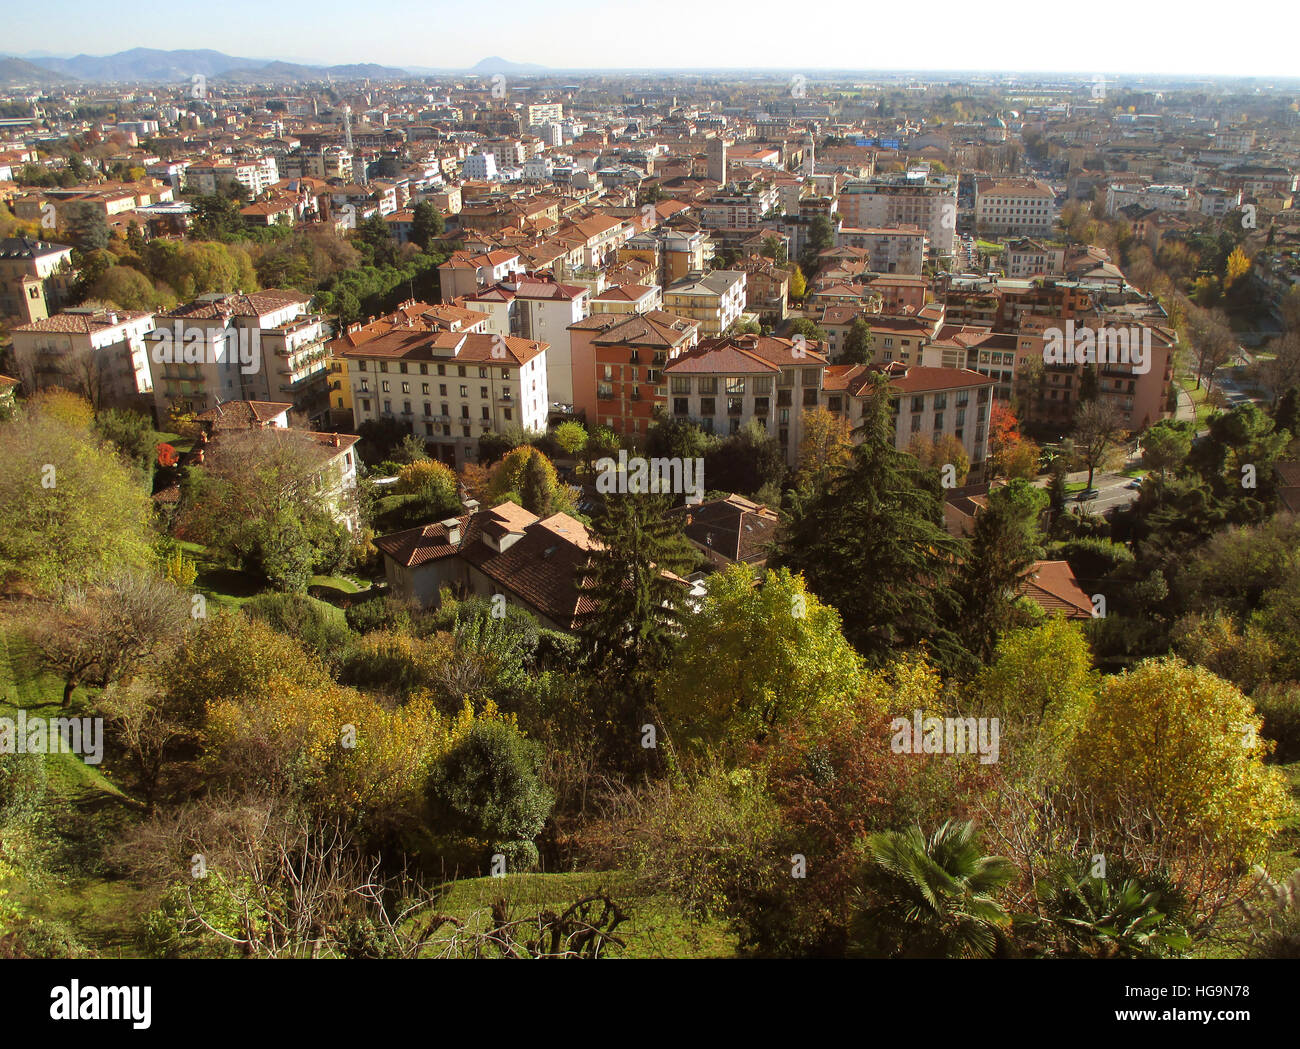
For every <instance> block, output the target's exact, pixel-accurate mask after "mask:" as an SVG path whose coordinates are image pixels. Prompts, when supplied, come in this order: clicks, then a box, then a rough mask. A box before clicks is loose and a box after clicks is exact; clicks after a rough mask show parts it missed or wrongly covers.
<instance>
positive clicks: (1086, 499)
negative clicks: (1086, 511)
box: [1074, 488, 1101, 503]
mask: <svg viewBox="0 0 1300 1049" xmlns="http://www.w3.org/2000/svg"><path fill="white" fill-rule="evenodd" d="M1099 495H1101V492H1099V491H1097V489H1095V488H1085V489H1084V490H1083V491H1082V492H1080V493H1079V494H1078V495H1076V496H1075V497H1074V498H1075V499H1076V500H1077V501H1079V502H1081V503H1090V502H1092V500H1094V499H1096V498H1097V496H1099Z"/></svg>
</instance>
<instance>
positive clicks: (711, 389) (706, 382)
mask: <svg viewBox="0 0 1300 1049" xmlns="http://www.w3.org/2000/svg"><path fill="white" fill-rule="evenodd" d="M717 392H718V380H717V379H716V378H715V377H714V376H712V375H710V376H701V377H700V393H717Z"/></svg>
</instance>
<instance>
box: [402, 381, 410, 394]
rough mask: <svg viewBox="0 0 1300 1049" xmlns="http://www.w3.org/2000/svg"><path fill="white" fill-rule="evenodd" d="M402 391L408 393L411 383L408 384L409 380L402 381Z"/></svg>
mask: <svg viewBox="0 0 1300 1049" xmlns="http://www.w3.org/2000/svg"><path fill="white" fill-rule="evenodd" d="M402 392H403V393H410V392H411V384H410V383H409V382H404V383H402Z"/></svg>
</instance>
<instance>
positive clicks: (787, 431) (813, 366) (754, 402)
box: [664, 335, 829, 467]
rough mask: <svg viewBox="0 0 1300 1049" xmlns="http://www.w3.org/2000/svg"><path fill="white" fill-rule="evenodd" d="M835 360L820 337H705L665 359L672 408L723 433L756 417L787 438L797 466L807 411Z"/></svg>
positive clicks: (788, 458) (816, 399) (817, 400)
mask: <svg viewBox="0 0 1300 1049" xmlns="http://www.w3.org/2000/svg"><path fill="white" fill-rule="evenodd" d="M828 363H829V362H828V361H827V359H826V357H825V355H824V353H823V352H822V348H821V347H820V346H819V345H818V344H817V343H816V342H815V341H814V342H807V343H804V342H795V341H794V340H791V339H778V338H775V337H773V336H770V335H734V336H729V337H724V338H716V337H715V338H705V339H702V340H701V341H700V342H699V344H698V345H697V346H695V347H694V348H693V349H691V350H688V351H687V352H685V353H682V354H680V355H679V356H677V357H676V358H674V359H672V360H670V361H669V362H668V364H667V365H666V366H665V368H664V374H665V375H666V376H667V378H668V412H669V415H670V416H671V417H672V418H674V419H684V420H689V421H691V422H694V423H695V424H696V425H698V426H700V427H701V428H702V429H704V430H706V431H707V432H710V433H715V434H720V435H722V436H726V435H727V434H732V433H736V432H737V431H739V430H740V428H741V427H743V426H745V425H747V424H748V423H749V422H750V421H751V420H756V421H757V422H758V423H759V424H760V425H761V426H763V428H764V429H766V430H767V432H768V433H770V434H771V435H772V436H774V437H775V438H776V439H777V440H778V441H779V442H780V444H781V448H782V450H783V451H784V452H785V456H786V462H787V463H788V464H789V465H790V466H792V467H793V466H795V465H796V464H797V463H798V458H799V444H800V442H801V441H802V440H803V410H804V409H805V408H816V407H817V406H818V405H819V404H820V403H821V388H822V373H823V372H824V370H825V368H826V366H827V364H828Z"/></svg>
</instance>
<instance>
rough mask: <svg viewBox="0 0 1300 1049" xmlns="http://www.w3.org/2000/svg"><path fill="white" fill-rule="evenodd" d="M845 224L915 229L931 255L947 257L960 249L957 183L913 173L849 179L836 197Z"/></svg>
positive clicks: (858, 227)
mask: <svg viewBox="0 0 1300 1049" xmlns="http://www.w3.org/2000/svg"><path fill="white" fill-rule="evenodd" d="M836 203H837V205H838V210H839V214H840V216H841V218H842V220H843V225H845V226H848V227H850V228H852V229H879V228H882V227H889V226H916V227H918V228H920V229H922V230H924V231H925V235H926V237H927V238H928V240H929V251H930V253H931V255H933V256H935V257H938V258H946V257H948V256H951V255H952V254H953V253H954V252H955V251H956V246H957V180H956V179H955V178H951V177H948V176H936V175H931V174H929V173H928V172H924V171H911V172H907V173H906V174H903V175H882V176H876V177H874V178H867V179H850V180H849V181H848V182H846V183H845V184H844V185H843V186H842V187H841V188H840V191H839V194H838V195H837V197H836Z"/></svg>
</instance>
